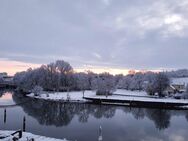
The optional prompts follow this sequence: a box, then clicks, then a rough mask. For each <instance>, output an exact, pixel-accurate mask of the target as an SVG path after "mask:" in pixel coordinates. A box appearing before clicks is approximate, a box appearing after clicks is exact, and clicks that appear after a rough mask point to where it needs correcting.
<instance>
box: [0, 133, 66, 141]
mask: <svg viewBox="0 0 188 141" xmlns="http://www.w3.org/2000/svg"><path fill="white" fill-rule="evenodd" d="M14 132H15V131H4V130H0V137H6V138H4V139H0V140H1V141H13V140H12V138H13V137H14V136H11V134H12V133H14ZM31 139H34V141H67V140H66V139H55V138H49V137H45V136H39V135H34V134H32V133H28V132H23V134H22V138H20V139H19V141H30V140H31Z"/></svg>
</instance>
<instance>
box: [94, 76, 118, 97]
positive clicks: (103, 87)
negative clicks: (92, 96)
mask: <svg viewBox="0 0 188 141" xmlns="http://www.w3.org/2000/svg"><path fill="white" fill-rule="evenodd" d="M92 88H93V89H95V90H96V91H97V92H96V94H98V95H106V96H108V95H110V94H112V93H113V92H114V91H115V89H116V86H115V79H114V78H113V75H110V74H109V73H102V74H99V75H98V76H96V77H95V78H94V79H93V81H92Z"/></svg>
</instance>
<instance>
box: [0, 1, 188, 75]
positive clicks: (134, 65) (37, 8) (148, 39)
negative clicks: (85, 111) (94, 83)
mask: <svg viewBox="0 0 188 141" xmlns="http://www.w3.org/2000/svg"><path fill="white" fill-rule="evenodd" d="M187 53H188V1H187V0H157V1H156V0H131V1H130V0H53V1H52V0H30V1H26V0H1V1H0V72H2V71H7V72H8V73H9V74H14V73H15V72H17V71H22V70H26V69H27V68H28V67H38V66H40V65H41V64H47V63H50V62H54V61H55V60H59V59H63V60H65V61H68V62H69V63H70V64H71V65H72V66H73V68H74V69H75V70H78V71H80V70H85V69H91V70H93V71H103V70H105V71H110V72H112V73H119V72H120V73H126V72H127V71H128V70H129V69H136V70H169V69H180V68H188V63H187V60H188V55H187Z"/></svg>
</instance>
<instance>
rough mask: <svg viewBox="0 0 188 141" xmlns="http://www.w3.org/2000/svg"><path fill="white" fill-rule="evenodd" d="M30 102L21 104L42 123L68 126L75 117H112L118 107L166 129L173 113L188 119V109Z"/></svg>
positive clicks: (18, 99)
mask: <svg viewBox="0 0 188 141" xmlns="http://www.w3.org/2000/svg"><path fill="white" fill-rule="evenodd" d="M13 99H14V101H15V102H16V103H20V102H23V101H27V100H28V98H19V97H16V96H13ZM29 101H30V102H28V103H26V104H24V105H21V106H22V107H23V109H24V111H25V112H26V113H27V114H29V115H31V116H33V117H34V118H36V119H37V121H38V122H39V123H40V124H44V125H55V126H66V125H68V124H69V123H70V122H71V120H72V119H73V118H74V117H76V116H77V117H78V120H79V122H82V123H84V122H87V121H88V119H89V118H90V117H91V116H93V117H95V118H98V119H100V118H112V117H113V116H114V115H115V112H116V110H117V109H121V110H122V111H124V112H125V113H127V114H128V113H131V114H132V115H133V117H134V118H135V119H137V120H141V119H143V118H144V117H147V118H148V119H150V120H152V121H153V122H154V124H155V127H156V128H157V129H159V130H162V129H166V128H168V127H169V125H170V120H171V116H172V115H177V114H179V115H184V116H186V118H187V120H188V111H183V110H181V111H175V110H165V109H148V108H130V107H118V106H110V105H93V104H79V103H60V102H47V101H43V100H29Z"/></svg>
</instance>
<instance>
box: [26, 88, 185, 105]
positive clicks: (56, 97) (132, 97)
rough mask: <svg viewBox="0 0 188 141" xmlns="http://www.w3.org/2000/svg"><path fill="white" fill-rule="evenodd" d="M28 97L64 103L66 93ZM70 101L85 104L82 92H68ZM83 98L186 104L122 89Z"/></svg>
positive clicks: (46, 93) (181, 101)
mask: <svg viewBox="0 0 188 141" xmlns="http://www.w3.org/2000/svg"><path fill="white" fill-rule="evenodd" d="M28 96H29V97H34V98H38V99H45V100H53V101H66V100H67V92H55V93H48V92H44V94H41V95H40V96H34V94H33V93H31V94H29V95H28ZM69 96H70V99H69V100H70V101H72V102H86V101H87V100H86V99H83V92H82V91H74V92H69ZM84 97H86V98H96V99H112V100H128V101H141V102H164V103H182V104H188V100H184V99H174V98H157V97H155V96H153V97H152V96H148V95H147V94H146V92H144V91H128V90H124V89H117V90H116V91H115V92H114V94H113V95H111V96H108V97H106V96H99V95H96V92H95V91H85V93H84Z"/></svg>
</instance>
